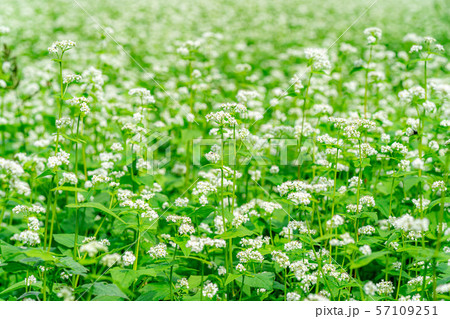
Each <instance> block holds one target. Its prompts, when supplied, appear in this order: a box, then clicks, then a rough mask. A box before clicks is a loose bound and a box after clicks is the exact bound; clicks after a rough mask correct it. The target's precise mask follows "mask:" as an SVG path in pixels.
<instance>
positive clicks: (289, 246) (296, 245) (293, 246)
mask: <svg viewBox="0 0 450 319" xmlns="http://www.w3.org/2000/svg"><path fill="white" fill-rule="evenodd" d="M302 247H303V245H302V243H301V242H299V241H298V240H294V241H290V242H288V243H286V244H284V250H286V251H292V250H300V249H302Z"/></svg>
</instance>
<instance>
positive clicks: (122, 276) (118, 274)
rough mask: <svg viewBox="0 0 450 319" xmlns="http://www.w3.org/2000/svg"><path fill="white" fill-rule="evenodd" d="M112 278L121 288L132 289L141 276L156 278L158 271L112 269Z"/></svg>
mask: <svg viewBox="0 0 450 319" xmlns="http://www.w3.org/2000/svg"><path fill="white" fill-rule="evenodd" d="M110 273H111V277H112V279H113V282H114V283H115V284H116V285H118V286H119V287H122V288H125V289H127V288H128V287H130V286H131V285H132V284H133V282H134V281H135V280H136V279H139V277H141V276H150V277H156V271H155V270H154V269H140V270H133V269H122V268H118V267H115V268H112V269H110Z"/></svg>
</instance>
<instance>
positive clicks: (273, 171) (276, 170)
mask: <svg viewBox="0 0 450 319" xmlns="http://www.w3.org/2000/svg"><path fill="white" fill-rule="evenodd" d="M269 172H270V174H278V173H279V172H280V168H279V167H278V166H276V165H272V166H271V167H270V170H269Z"/></svg>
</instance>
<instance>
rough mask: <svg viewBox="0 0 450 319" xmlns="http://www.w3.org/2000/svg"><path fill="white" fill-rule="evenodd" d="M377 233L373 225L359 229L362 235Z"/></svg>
mask: <svg viewBox="0 0 450 319" xmlns="http://www.w3.org/2000/svg"><path fill="white" fill-rule="evenodd" d="M374 232H375V227H373V226H371V225H367V226H363V227H361V228H359V229H358V234H360V235H372V234H373V233H374Z"/></svg>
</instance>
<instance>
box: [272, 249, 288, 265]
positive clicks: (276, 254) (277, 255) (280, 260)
mask: <svg viewBox="0 0 450 319" xmlns="http://www.w3.org/2000/svg"><path fill="white" fill-rule="evenodd" d="M272 260H273V261H275V262H276V263H277V264H278V266H280V267H281V268H287V267H289V265H290V261H289V257H288V256H287V255H286V254H285V253H283V252H281V251H279V250H274V251H272Z"/></svg>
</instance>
